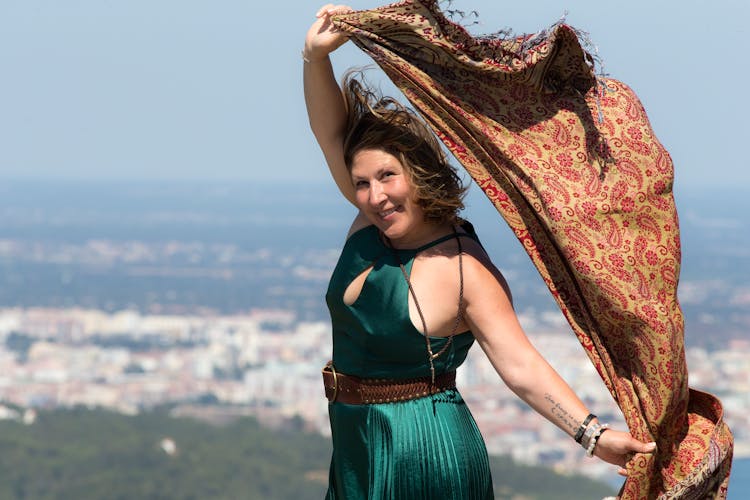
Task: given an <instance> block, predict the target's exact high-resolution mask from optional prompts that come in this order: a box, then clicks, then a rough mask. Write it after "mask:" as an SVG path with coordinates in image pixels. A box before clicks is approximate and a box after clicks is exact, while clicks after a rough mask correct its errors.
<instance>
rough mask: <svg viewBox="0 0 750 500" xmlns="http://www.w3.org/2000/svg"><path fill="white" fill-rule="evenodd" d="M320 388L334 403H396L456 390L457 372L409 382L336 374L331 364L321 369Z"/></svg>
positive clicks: (407, 380)
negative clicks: (432, 380)
mask: <svg viewBox="0 0 750 500" xmlns="http://www.w3.org/2000/svg"><path fill="white" fill-rule="evenodd" d="M322 372H323V386H324V387H325V391H326V398H327V399H328V401H330V402H331V403H333V402H334V401H336V402H339V403H347V404H351V405H366V404H374V403H395V402H397V401H407V400H409V399H416V398H421V397H423V396H427V395H430V394H437V393H438V392H443V391H446V390H448V389H453V388H455V387H456V372H455V371H451V372H448V373H442V374H440V375H438V376H436V377H435V384H434V385H433V384H432V383H431V380H430V377H420V378H409V379H395V380H394V379H384V378H360V377H355V376H354V375H346V374H343V373H340V372H337V371H336V369H335V368H334V367H333V363H332V362H330V361H329V362H328V364H327V365H326V366H325V367H323V370H322Z"/></svg>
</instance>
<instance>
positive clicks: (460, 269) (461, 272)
mask: <svg viewBox="0 0 750 500" xmlns="http://www.w3.org/2000/svg"><path fill="white" fill-rule="evenodd" d="M453 235H454V236H455V237H456V243H457V244H458V276H459V288H458V313H456V321H455V322H454V323H453V328H452V329H451V333H450V335H449V336H448V341H447V342H446V343H445V345H444V346H443V348H442V349H440V351H438V352H437V353H433V352H432V343H431V342H430V334H429V332H428V331H427V322H426V321H425V319H424V314H423V313H422V308H421V307H419V301H418V300H417V294H416V293H414V287H413V286H412V284H411V280H410V279H409V274H408V273H407V272H406V269H405V268H404V264H403V263H402V262H401V258H400V257H399V255H398V252H397V251H396V249H395V248H393V245H391V242H390V240H389V239H388V238H387V237H385V235H383V236H384V238H385V240H386V242H387V243H388V247H389V248H390V249H391V250H392V251H393V255H394V256H395V257H396V262H398V267H399V268H400V269H401V273H402V274H403V275H404V279H405V280H406V285H407V287H408V288H409V293H411V296H412V299H414V305H415V306H416V308H417V312H418V313H419V319H420V321H421V322H422V331H423V332H424V335H423V336H424V340H425V344H426V345H427V360H428V361H429V362H430V380H431V381H432V386H433V387H434V386H435V362H434V361H435V359H437V358H438V357H439V356H441V355H442V354H443V353H445V352H446V351H447V350H448V348H449V347H450V346H451V344H452V343H453V337H454V336H455V335H456V331H457V330H458V325H459V323H460V322H461V318H462V317H463V301H464V266H463V247H462V246H461V237H460V236H459V235H458V231H456V227H455V226H454V227H453ZM415 258H416V256H415Z"/></svg>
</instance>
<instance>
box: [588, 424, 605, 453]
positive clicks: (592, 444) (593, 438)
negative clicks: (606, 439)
mask: <svg viewBox="0 0 750 500" xmlns="http://www.w3.org/2000/svg"><path fill="white" fill-rule="evenodd" d="M607 429H609V425H607V424H602V425H600V426H599V427H598V428H597V429H596V431H595V432H594V434H593V435H592V436H591V439H590V440H589V443H588V448H586V456H588V457H593V456H594V448H596V443H598V442H599V438H600V437H601V436H602V433H604V431H606V430H607Z"/></svg>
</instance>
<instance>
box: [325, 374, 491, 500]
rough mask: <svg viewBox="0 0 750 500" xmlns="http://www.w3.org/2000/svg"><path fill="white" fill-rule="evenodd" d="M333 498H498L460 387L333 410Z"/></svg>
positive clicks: (339, 405)
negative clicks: (398, 401) (392, 401)
mask: <svg viewBox="0 0 750 500" xmlns="http://www.w3.org/2000/svg"><path fill="white" fill-rule="evenodd" d="M328 408H329V417H330V421H331V432H332V436H333V456H332V459H331V470H330V478H329V488H328V494H327V495H326V498H327V499H337V500H341V499H345V500H352V499H373V500H375V499H377V500H380V499H393V500H401V499H403V500H407V499H408V500H415V499H430V500H441V499H453V500H459V499H460V500H468V499H483V500H484V499H491V498H493V491H492V478H491V475H490V468H489V460H488V458H487V449H486V447H485V445H484V440H483V439H482V436H481V434H480V433H479V429H478V428H477V425H476V422H475V421H474V418H473V417H472V416H471V413H470V412H469V409H468V407H467V406H466V403H465V402H464V400H463V398H462V397H461V395H460V394H459V392H458V391H457V390H455V389H453V390H449V391H445V392H442V393H440V394H435V395H432V396H427V397H423V398H419V399H414V400H411V401H403V402H400V403H385V404H372V405H348V404H343V403H333V404H330V405H329V407H328Z"/></svg>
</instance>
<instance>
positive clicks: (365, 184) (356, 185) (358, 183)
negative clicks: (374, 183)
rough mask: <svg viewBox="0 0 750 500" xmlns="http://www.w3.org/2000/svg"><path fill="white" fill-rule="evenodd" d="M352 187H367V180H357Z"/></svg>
mask: <svg viewBox="0 0 750 500" xmlns="http://www.w3.org/2000/svg"><path fill="white" fill-rule="evenodd" d="M354 187H358V188H360V187H367V181H357V182H355V183H354Z"/></svg>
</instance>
